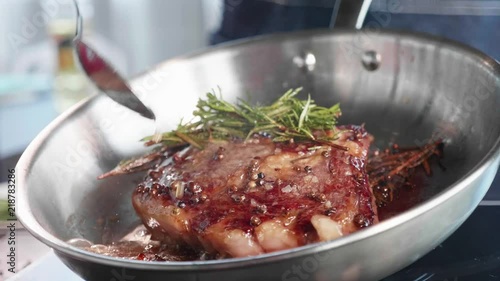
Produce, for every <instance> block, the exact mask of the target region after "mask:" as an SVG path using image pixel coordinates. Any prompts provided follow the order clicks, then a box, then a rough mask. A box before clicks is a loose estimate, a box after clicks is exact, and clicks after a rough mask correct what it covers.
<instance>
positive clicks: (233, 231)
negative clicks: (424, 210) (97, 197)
mask: <svg viewBox="0 0 500 281" xmlns="http://www.w3.org/2000/svg"><path fill="white" fill-rule="evenodd" d="M337 130H338V132H339V133H338V134H339V138H338V139H337V140H336V141H335V145H333V146H332V145H328V144H324V143H318V142H312V141H310V142H300V143H288V142H287V143H283V142H282V143H280V142H273V141H272V140H271V139H270V138H269V137H266V136H265V135H264V136H263V135H259V136H255V137H253V138H251V139H249V140H247V141H241V140H231V141H211V142H208V144H206V145H205V147H204V149H203V150H200V149H197V148H194V147H188V148H186V149H185V150H183V151H180V152H178V153H176V154H174V156H173V157H170V158H168V159H166V161H164V162H163V163H162V164H160V165H158V166H157V167H156V168H154V169H151V170H150V171H149V172H148V175H147V176H146V178H145V180H144V181H143V182H142V183H140V184H139V185H138V186H137V188H136V189H135V191H134V193H133V200H132V201H133V205H134V208H135V210H136V211H137V213H138V214H139V216H140V217H141V219H142V221H143V223H144V224H145V225H146V227H147V228H149V230H150V231H151V233H152V238H153V239H155V240H160V241H165V242H166V243H178V244H181V245H187V246H189V247H191V248H193V249H196V250H200V251H203V252H206V253H208V254H212V255H216V256H218V257H244V256H253V255H258V254H261V253H267V252H272V251H277V250H283V249H288V248H293V247H297V246H301V245H305V244H309V243H313V242H318V241H326V240H331V239H335V238H338V237H340V236H343V235H346V234H349V233H352V232H354V231H356V230H358V229H360V228H363V227H366V226H369V225H371V224H374V223H376V222H377V221H378V218H377V211H376V205H375V203H374V196H373V192H372V190H371V189H370V186H369V182H368V176H367V173H366V170H365V169H366V168H365V165H366V162H367V154H368V148H369V146H370V143H371V141H372V136H371V135H369V134H368V133H367V132H366V131H365V129H364V128H363V127H359V126H341V127H338V128H337ZM343 148H345V149H343Z"/></svg>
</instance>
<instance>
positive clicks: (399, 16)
mask: <svg viewBox="0 0 500 281" xmlns="http://www.w3.org/2000/svg"><path fill="white" fill-rule="evenodd" d="M233 2H235V0H226V4H225V5H224V12H223V18H222V22H221V25H220V28H219V29H218V30H217V31H216V32H215V33H214V34H213V35H212V37H211V40H210V43H211V44H218V43H222V42H226V41H231V40H236V39H241V38H246V37H252V36H256V35H262V34H271V33H277V32H285V31H295V30H304V29H314V28H328V27H329V26H330V21H331V18H332V12H333V4H334V1H330V2H325V1H320V0H302V1H301V0H295V1H270V0H267V1H266V0H257V1H255V0H238V3H237V5H235V4H234V3H233ZM399 2H401V3H403V4H406V5H409V3H406V2H404V1H399ZM407 2H412V1H407ZM438 2H439V1H438ZM438 2H436V3H434V2H432V3H434V4H435V5H438V4H439V3H438ZM441 2H444V1H441ZM448 2H452V1H448ZM485 2H486V1H485ZM287 3H288V4H289V5H287ZM403 4H401V5H403ZM434 4H430V5H434ZM375 6H376V4H372V7H374V8H375ZM499 6H500V5H499ZM431 8H432V7H431ZM485 9H486V8H485ZM476 14H477V13H476ZM492 14H493V15H485V16H481V15H436V14H432V15H431V14H421V13H419V14H412V13H393V12H388V11H387V9H386V10H385V11H384V10H379V9H371V10H370V12H369V13H368V15H367V17H366V19H365V22H364V25H365V27H367V26H368V27H370V26H375V27H377V28H386V29H398V30H407V31H416V32H425V33H429V34H433V35H437V36H442V37H446V38H448V39H452V40H456V41H459V42H462V43H465V44H467V45H469V46H472V47H475V48H477V49H479V50H481V51H483V52H484V53H486V54H488V55H489V56H491V57H493V58H495V59H496V60H500V48H499V46H500V14H499V15H494V14H495V13H492Z"/></svg>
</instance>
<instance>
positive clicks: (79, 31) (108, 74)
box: [73, 0, 155, 120]
mask: <svg viewBox="0 0 500 281" xmlns="http://www.w3.org/2000/svg"><path fill="white" fill-rule="evenodd" d="M73 2H74V3H75V7H76V14H77V24H76V34H75V38H74V39H73V44H74V48H75V52H76V55H77V57H78V60H79V61H80V64H81V66H82V68H83V70H84V71H85V73H86V74H87V76H88V77H89V78H90V80H92V82H94V84H95V85H96V86H97V88H99V90H101V91H102V92H103V93H105V94H106V95H107V96H108V97H110V98H111V99H112V100H114V101H115V102H117V103H119V104H121V105H123V106H125V107H127V108H129V109H131V110H133V111H135V112H137V113H139V114H140V115H142V116H144V117H146V118H149V119H152V120H155V115H154V113H153V112H152V111H151V110H150V109H149V108H148V107H146V106H145V105H144V104H143V103H142V102H141V101H140V100H139V98H138V97H137V96H136V95H135V94H134V93H133V91H132V89H131V88H130V86H129V85H128V83H127V82H126V81H125V80H124V79H123V78H122V77H121V76H120V74H118V72H117V71H116V70H115V69H114V68H113V67H111V65H110V64H109V63H108V62H106V61H105V60H104V59H103V58H102V57H101V56H100V55H99V54H98V53H97V52H96V51H94V49H92V48H91V47H90V46H89V45H88V44H86V43H84V42H83V40H82V37H83V17H82V15H81V14H80V9H79V8H78V3H77V2H76V0H73Z"/></svg>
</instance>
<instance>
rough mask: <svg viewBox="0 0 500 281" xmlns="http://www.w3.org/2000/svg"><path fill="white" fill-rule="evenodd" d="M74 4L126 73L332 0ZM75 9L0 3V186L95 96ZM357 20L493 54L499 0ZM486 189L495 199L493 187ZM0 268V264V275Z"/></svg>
mask: <svg viewBox="0 0 500 281" xmlns="http://www.w3.org/2000/svg"><path fill="white" fill-rule="evenodd" d="M344 1H347V0H344ZM78 2H79V3H80V7H81V10H82V14H83V16H84V20H85V31H86V34H85V36H86V39H87V40H88V41H90V43H92V44H93V45H94V46H95V47H96V48H97V50H99V51H100V53H101V54H102V55H104V56H105V57H106V58H108V60H109V61H110V62H111V63H112V64H113V65H114V66H115V67H116V68H117V69H118V70H119V72H121V74H122V75H123V76H125V77H127V78H132V77H134V76H135V75H138V74H140V73H141V72H144V71H147V70H148V69H149V68H150V67H152V66H154V65H155V64H157V63H159V62H161V61H164V60H166V59H169V58H172V57H175V56H179V55H183V54H187V53H190V52H193V51H196V50H199V49H203V48H206V47H208V46H210V45H216V44H220V43H224V42H228V41H233V40H237V39H241V38H247V37H252V36H257V35H261V34H269V33H275V32H287V31H294V30H302V29H312V28H330V27H331V25H332V22H333V19H334V16H332V15H333V11H334V7H335V4H336V3H335V0H79V1H78ZM75 16H76V15H75V10H74V7H73V3H72V0H0V124H1V125H0V128H1V129H2V131H1V133H0V183H1V182H4V181H5V180H6V174H7V169H8V168H13V167H15V164H16V162H17V160H18V158H19V156H20V154H21V153H22V152H23V150H24V149H25V148H26V146H27V145H28V144H29V143H30V142H31V140H33V138H34V137H35V136H36V135H37V134H38V133H39V132H40V131H41V130H42V129H43V128H44V127H45V126H46V125H47V124H49V123H50V122H51V121H52V120H53V119H54V118H55V117H57V116H58V115H59V114H60V113H61V112H63V111H64V110H66V109H67V108H69V107H70V106H72V105H74V104H75V103H77V102H78V101H80V100H81V99H83V98H85V97H87V96H89V95H93V94H96V93H97V92H96V90H95V89H94V87H93V86H92V85H90V84H89V81H88V80H87V78H86V77H85V76H84V75H83V74H82V72H80V70H79V67H78V66H77V65H76V64H75V62H74V61H73V54H72V49H71V39H72V37H73V34H74V31H75V20H76V19H75ZM364 27H365V28H369V29H372V30H378V29H385V28H390V29H403V30H410V31H419V32H425V33H430V34H434V35H438V36H443V37H447V38H450V39H454V40H457V41H460V42H462V43H465V44H468V45H470V46H473V47H475V48H477V49H479V50H481V51H483V52H485V53H486V54H488V55H490V56H491V57H493V58H494V59H496V60H500V47H499V46H500V1H499V0H492V1H486V0H481V1H479V0H469V1H462V0H460V1H458V0H419V1H415V0H373V1H372V3H371V6H370V12H369V14H368V16H367V18H366V20H365V23H364ZM498 180H499V179H498V176H497V182H498ZM4 185H5V184H4ZM497 187H498V184H497ZM2 188H4V189H5V186H3V187H2V185H1V184H0V203H1V199H2V196H4V195H5V194H6V192H3V191H2ZM491 192H493V193H496V194H497V197H498V198H500V188H496V189H493V190H491ZM0 205H1V204H0ZM1 208H2V207H1V206H0V209H1ZM0 220H1V218H0ZM0 238H1V233H0ZM27 239H28V238H27ZM4 244H5V245H6V243H3V242H2V245H4ZM40 249H41V250H39V251H40V252H41V253H42V252H44V251H46V249H45V248H43V247H42V248H40ZM26 250H27V251H28V252H27V253H26V254H25V255H24V257H29V258H35V257H36V256H37V254H36V253H37V250H34V248H32V247H28V248H26ZM19 256H23V254H22V253H21V254H19ZM32 261H33V260H27V261H25V262H26V263H29V262H32ZM19 266H20V267H22V266H23V265H22V264H20V265H19ZM1 272H2V268H1V267H0V280H1V279H2V278H1Z"/></svg>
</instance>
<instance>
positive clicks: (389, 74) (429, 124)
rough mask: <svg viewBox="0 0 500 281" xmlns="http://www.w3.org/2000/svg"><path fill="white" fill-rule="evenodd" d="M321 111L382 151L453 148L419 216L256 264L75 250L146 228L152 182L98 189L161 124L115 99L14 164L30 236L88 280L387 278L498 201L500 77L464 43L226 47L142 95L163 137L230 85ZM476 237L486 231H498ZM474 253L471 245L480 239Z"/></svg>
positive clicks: (162, 75) (57, 125)
mask: <svg viewBox="0 0 500 281" xmlns="http://www.w3.org/2000/svg"><path fill="white" fill-rule="evenodd" d="M299 86H303V87H304V94H306V93H311V95H312V97H313V98H314V99H315V100H316V101H317V102H318V103H319V104H322V105H331V104H333V103H336V102H340V103H341V107H342V110H343V113H344V114H343V116H342V118H341V120H340V121H341V122H342V123H345V124H347V123H358V124H359V123H366V127H367V129H368V131H369V132H371V133H372V134H373V135H374V136H376V142H375V146H379V147H384V145H386V144H387V143H388V142H390V141H396V142H398V143H400V144H402V145H410V146H411V145H421V144H424V143H425V142H426V139H428V138H429V137H431V136H434V137H441V138H445V139H446V141H447V145H446V148H445V158H444V159H443V165H444V166H445V167H446V168H447V170H446V171H445V172H436V173H435V174H434V175H433V176H432V177H430V178H429V179H428V184H427V185H426V188H425V189H424V190H423V191H422V192H421V193H420V194H419V195H418V196H419V198H417V199H418V200H416V201H417V202H421V203H417V204H416V205H415V206H414V207H413V208H411V209H410V210H408V211H406V212H404V213H401V214H400V215H397V216H395V217H393V218H390V219H388V220H386V221H383V222H381V223H379V224H378V225H375V226H372V227H369V228H367V229H364V230H361V231H359V232H357V233H354V234H352V235H348V236H346V237H342V238H340V239H337V240H334V241H331V242H327V243H320V244H314V245H308V246H304V247H300V248H296V249H293V250H288V251H281V252H276V253H271V254H265V255H261V256H258V257H252V258H238V259H226V260H217V261H195V262H168V263H166V262H142V261H132V260H123V259H117V258H111V257H106V256H101V255H97V254H92V253H89V252H86V251H82V250H80V249H78V248H76V247H73V246H70V245H69V244H67V243H65V241H67V240H68V239H70V238H76V237H82V238H85V239H88V240H91V241H93V242H95V243H109V242H112V241H116V240H118V239H120V238H121V236H123V235H124V234H125V233H127V232H128V231H130V230H131V228H133V227H134V226H136V225H137V224H138V223H139V220H138V218H137V216H136V215H135V213H134V211H133V208H132V206H131V203H130V198H131V192H132V189H133V188H134V181H135V180H137V179H139V178H141V175H129V176H123V177H114V178H110V179H107V180H104V181H97V180H96V177H97V176H98V175H99V174H101V173H102V172H103V171H106V170H109V169H110V168H112V167H113V166H114V165H115V164H116V163H117V162H118V161H119V160H120V159H122V158H126V157H129V156H131V155H135V154H139V153H142V152H144V148H143V147H142V146H141V143H140V142H139V141H138V140H139V139H140V138H141V137H143V136H145V135H149V134H152V133H153V132H154V129H155V127H154V124H153V123H152V122H150V121H149V120H147V119H145V118H142V117H140V116H139V115H137V114H134V113H131V112H129V111H127V109H125V108H124V107H121V106H120V105H116V104H114V103H113V102H112V101H111V100H109V99H107V98H106V97H104V96H95V97H93V98H91V99H89V100H87V101H85V102H83V103H81V104H79V105H78V106H77V107H75V108H73V110H71V111H69V112H66V113H65V114H63V115H62V116H60V117H59V118H58V119H57V120H56V121H54V122H53V123H52V124H51V125H50V126H49V127H48V128H46V129H45V130H44V131H43V132H42V133H41V134H40V135H39V136H38V137H37V138H36V139H35V140H34V141H33V143H32V144H31V145H30V146H29V148H28V149H27V150H26V151H25V153H24V154H23V156H22V158H21V160H20V161H19V163H18V166H17V172H18V174H17V177H18V190H17V192H18V206H17V212H18V216H19V218H20V220H21V221H22V223H23V224H24V226H25V227H26V228H27V229H28V230H29V231H30V232H31V233H32V234H33V235H34V236H36V237H37V238H38V239H40V240H41V241H43V242H44V243H46V244H47V245H49V246H51V247H52V248H54V250H55V252H56V254H57V255H58V256H59V257H60V258H61V259H62V261H63V262H64V263H65V264H66V265H67V266H68V267H70V268H71V269H72V270H73V271H75V272H76V273H77V274H79V275H80V276H82V277H83V278H84V279H86V280H290V281H291V280H293V281H296V280H377V279H380V278H383V277H384V276H387V275H389V274H391V273H393V272H395V271H397V270H399V269H401V268H403V267H405V266H406V265H408V264H410V263H412V262H414V261H415V260H417V259H418V258H420V257H422V256H423V255H424V254H426V253H427V252H429V251H430V250H432V249H433V248H434V247H435V246H437V245H438V244H439V243H441V242H442V241H443V240H444V239H446V238H447V237H448V236H449V235H450V234H451V233H452V232H453V231H455V230H456V229H457V228H458V227H459V226H460V225H461V224H462V222H463V221H464V220H465V219H466V218H467V217H468V216H469V215H470V213H471V212H472V211H473V210H474V208H475V207H476V206H477V205H478V203H479V201H480V200H481V199H482V197H483V196H484V194H485V193H486V191H487V190H488V188H489V186H490V184H491V182H492V180H493V177H494V175H495V174H496V172H497V169H498V167H499V161H500V110H499V109H500V65H499V64H498V63H497V62H496V61H494V60H492V59H490V58H488V57H487V56H485V55H484V54H481V53H479V52H478V51H476V50H473V49H470V48H468V47H465V46H461V45H459V44H456V43H453V42H449V41H445V40H442V39H439V38H431V37H427V36H421V35H414V34H403V33H397V32H388V31H384V32H367V31H335V32H333V33H332V32H331V31H311V32H301V33H294V34H284V35H276V36H271V37H264V38H261V39H257V40H251V41H247V42H242V43H238V44H235V45H226V46H222V47H218V48H214V49H211V50H208V51H205V52H202V53H198V54H195V55H191V56H188V57H183V58H178V59H174V60H170V61H167V62H165V63H163V64H160V65H158V66H157V67H156V68H155V69H153V70H151V71H150V72H148V73H145V74H143V75H141V76H139V77H138V78H137V79H135V80H134V81H133V83H132V87H133V88H134V91H136V92H137V93H139V94H141V93H142V95H140V98H141V99H142V100H143V101H144V103H145V104H147V105H148V106H151V109H152V110H153V111H154V112H155V113H156V116H157V120H159V124H161V126H162V127H161V128H160V129H162V130H164V129H168V128H172V127H173V126H175V125H176V124H177V122H178V120H179V119H180V118H181V117H189V116H190V112H192V109H193V107H194V105H195V103H196V100H197V99H198V97H200V96H203V95H204V93H205V92H207V91H210V90H211V89H213V88H217V87H220V88H221V89H222V94H223V96H224V97H225V98H226V99H228V100H230V101H234V100H235V99H236V98H249V99H250V100H252V101H253V102H261V103H266V102H269V101H271V100H273V99H275V98H277V97H278V96H280V95H281V94H282V93H283V92H284V91H286V90H287V89H289V88H292V87H299ZM478 231H487V229H484V230H480V229H478ZM470 243H474V241H470Z"/></svg>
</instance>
